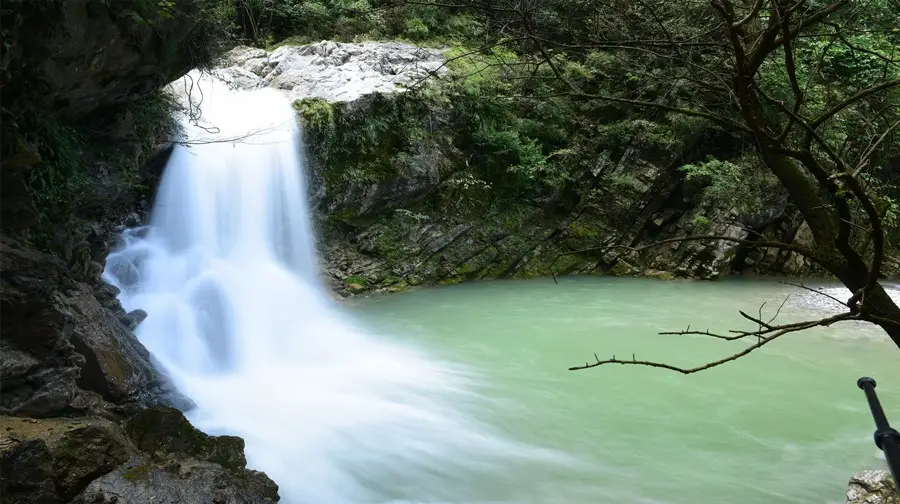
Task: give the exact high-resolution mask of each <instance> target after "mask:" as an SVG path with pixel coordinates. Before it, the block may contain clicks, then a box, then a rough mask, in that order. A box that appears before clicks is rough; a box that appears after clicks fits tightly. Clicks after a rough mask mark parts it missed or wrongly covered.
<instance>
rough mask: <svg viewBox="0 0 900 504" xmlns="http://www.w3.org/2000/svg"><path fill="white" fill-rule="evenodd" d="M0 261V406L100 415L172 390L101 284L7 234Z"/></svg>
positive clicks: (153, 400)
mask: <svg viewBox="0 0 900 504" xmlns="http://www.w3.org/2000/svg"><path fill="white" fill-rule="evenodd" d="M0 269H2V273H0V279H2V283H0V310H2V312H3V318H2V322H0V329H2V332H3V345H2V347H0V351H2V353H0V379H2V389H0V413H5V414H12V415H23V416H32V417H50V416H56V415H61V414H71V413H76V412H78V411H84V410H85V409H87V410H89V411H88V412H91V413H95V414H104V415H107V414H110V411H111V409H112V408H113V407H114V404H118V405H124V404H135V405H152V404H158V403H159V402H160V401H163V402H166V401H167V399H166V397H169V398H170V399H172V400H175V398H177V394H175V393H174V391H173V390H171V389H170V387H169V385H168V384H167V380H166V379H165V378H164V377H163V376H162V375H160V374H159V372H158V371H157V370H156V369H155V368H154V367H153V365H152V363H151V362H150V354H149V352H147V350H146V349H145V348H144V347H143V345H141V344H140V342H139V341H138V340H137V338H135V336H134V334H133V333H132V332H131V330H130V329H129V327H128V326H129V325H130V324H133V322H134V319H135V315H134V314H131V315H129V314H126V313H125V311H124V310H122V308H121V306H120V305H119V303H118V301H117V300H116V299H115V296H114V292H107V291H108V290H109V287H108V286H99V287H98V288H96V289H94V288H91V287H90V286H89V285H87V284H85V283H82V282H78V281H75V280H74V279H72V278H71V277H70V276H69V275H68V274H67V272H66V269H65V268H64V266H63V264H61V263H60V262H59V261H58V260H57V259H55V258H53V257H52V256H49V255H47V254H42V253H40V252H37V251H34V250H32V249H27V248H25V247H22V246H21V245H20V244H18V243H16V242H13V241H10V240H2V241H0ZM104 401H106V402H104ZM170 403H171V404H174V402H170Z"/></svg>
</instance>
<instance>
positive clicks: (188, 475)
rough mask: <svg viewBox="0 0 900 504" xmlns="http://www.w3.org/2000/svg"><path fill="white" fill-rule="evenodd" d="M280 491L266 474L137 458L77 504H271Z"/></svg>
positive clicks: (95, 485) (87, 491) (79, 498)
mask: <svg viewBox="0 0 900 504" xmlns="http://www.w3.org/2000/svg"><path fill="white" fill-rule="evenodd" d="M277 501H278V487H277V486H276V485H275V483H274V482H272V480H270V479H269V478H267V477H266V476H265V475H264V474H263V473H261V472H257V471H243V472H240V473H235V472H232V471H228V470H226V469H224V468H223V467H222V466H220V465H217V464H212V463H209V462H202V461H197V460H180V461H165V462H162V461H159V460H154V459H151V458H149V457H146V456H138V457H135V458H133V459H131V460H129V461H128V462H126V463H125V464H122V465H121V466H120V467H118V468H116V470H114V471H113V472H111V473H109V474H106V475H105V476H102V477H100V478H98V479H97V480H94V481H93V482H91V483H90V484H89V485H88V486H87V488H85V490H84V491H83V492H82V493H81V494H80V495H78V496H77V497H76V498H75V499H74V500H72V504H121V503H125V502H127V503H128V504H269V503H274V502H277Z"/></svg>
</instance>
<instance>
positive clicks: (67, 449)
mask: <svg viewBox="0 0 900 504" xmlns="http://www.w3.org/2000/svg"><path fill="white" fill-rule="evenodd" d="M0 447H2V451H3V453H2V459H0V460H2V462H0V463H2V471H0V486H2V491H0V494H2V495H3V496H4V497H6V498H9V499H10V500H12V501H13V502H34V503H38V502H40V503H48V504H49V503H56V502H68V501H69V500H70V499H72V498H73V497H75V496H76V495H77V494H78V493H79V492H81V491H82V490H83V489H84V487H85V486H86V485H87V484H88V483H89V482H90V481H91V480H93V479H95V478H97V477H99V476H101V475H103V474H106V473H108V472H109V471H111V470H113V469H114V468H116V467H117V466H119V465H120V464H122V463H123V462H124V461H125V460H127V459H128V458H129V456H130V455H131V453H132V452H133V449H132V447H131V446H130V444H129V443H128V440H127V438H126V437H125V433H124V431H123V430H122V428H121V427H119V426H118V425H117V424H115V423H113V422H110V421H107V420H102V419H96V418H94V419H47V420H30V419H25V418H13V417H0Z"/></svg>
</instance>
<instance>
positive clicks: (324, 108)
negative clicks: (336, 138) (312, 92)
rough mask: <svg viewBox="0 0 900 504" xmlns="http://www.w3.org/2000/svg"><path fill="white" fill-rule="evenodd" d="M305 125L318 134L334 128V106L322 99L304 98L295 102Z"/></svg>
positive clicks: (295, 106)
mask: <svg viewBox="0 0 900 504" xmlns="http://www.w3.org/2000/svg"><path fill="white" fill-rule="evenodd" d="M294 109H295V110H296V111H297V112H298V113H299V114H300V119H301V120H302V121H303V125H304V126H305V127H306V128H308V129H310V130H312V131H314V132H317V133H318V134H323V133H324V132H325V131H327V130H331V129H333V128H334V106H333V105H332V104H331V103H329V102H328V100H323V99H321V98H304V99H302V100H297V101H295V102H294Z"/></svg>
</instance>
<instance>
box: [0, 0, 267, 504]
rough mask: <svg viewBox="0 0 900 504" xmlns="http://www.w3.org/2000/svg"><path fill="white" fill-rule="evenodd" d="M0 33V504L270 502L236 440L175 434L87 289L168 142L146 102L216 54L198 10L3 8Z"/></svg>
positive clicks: (158, 109)
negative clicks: (0, 314)
mask: <svg viewBox="0 0 900 504" xmlns="http://www.w3.org/2000/svg"><path fill="white" fill-rule="evenodd" d="M0 26H2V38H3V41H2V42H3V44H2V59H0V66H2V70H3V71H2V74H0V75H2V77H0V85H2V93H0V97H2V107H0V113H2V116H0V127H2V131H0V142H2V159H0V165H2V168H0V177H2V180H0V190H2V194H0V203H2V205H0V206H2V209H0V210H2V215H0V224H2V233H0V312H2V319H0V332H2V340H0V465H2V467H0V496H2V500H3V502H4V503H6V502H14V503H18V502H26V503H31V502H34V503H56V502H60V503H62V502H110V503H111V502H134V503H142V502H144V503H148V502H173V503H174V502H197V503H200V502H210V500H209V499H210V498H211V497H212V498H213V500H214V501H215V502H229V503H238V502H241V503H244V502H246V503H251V502H259V503H264V502H273V501H276V500H277V498H278V496H277V487H275V485H274V483H272V482H271V480H269V479H268V478H266V477H265V476H264V475H262V474H259V473H255V472H252V471H248V470H246V468H245V461H244V456H243V442H242V441H241V440H239V439H236V438H212V437H208V436H206V435H204V434H202V433H200V432H197V431H196V430H194V429H193V428H192V427H191V426H190V424H188V422H187V420H186V419H185V418H184V416H183V415H182V413H181V412H180V410H186V409H188V408H190V407H191V403H190V401H189V400H187V399H186V398H184V397H181V396H180V395H179V394H177V393H176V392H175V391H174V390H173V389H172V387H171V386H170V384H169V382H168V380H167V379H166V377H165V376H164V375H163V374H162V373H161V372H160V371H159V369H158V368H157V367H156V366H155V365H154V361H153V357H152V355H150V354H149V352H148V351H147V350H146V349H145V348H144V347H143V346H142V345H141V344H140V342H139V341H138V340H137V339H136V338H135V336H134V334H133V332H132V329H134V328H135V327H136V325H137V324H139V323H140V322H141V321H142V320H143V317H145V316H146V314H144V313H143V312H141V311H135V312H132V313H125V312H124V310H123V309H122V308H121V306H120V305H119V303H118V301H117V300H116V295H117V292H116V290H115V289H114V288H111V287H109V286H108V285H105V284H104V283H103V282H102V281H101V278H100V276H101V273H102V271H103V262H104V260H105V257H106V255H107V254H108V253H109V251H110V249H111V247H113V246H115V241H116V239H117V237H116V232H117V231H118V230H119V229H120V228H121V227H122V226H123V225H134V224H137V223H139V222H140V221H141V219H142V216H141V215H140V213H141V212H142V211H143V210H145V209H146V208H147V201H146V200H147V198H148V195H149V188H150V187H152V186H154V185H155V178H156V177H157V175H158V172H159V170H160V169H161V167H162V164H163V163H164V160H165V156H166V152H167V149H166V145H167V142H168V141H169V140H171V138H172V137H173V134H174V133H175V132H174V131H173V122H172V118H171V112H172V110H173V108H172V104H171V100H170V99H169V98H167V97H166V96H165V95H163V94H161V93H159V92H158V90H159V88H160V87H161V86H162V85H163V84H165V83H166V82H170V81H171V80H172V79H174V78H176V77H178V76H179V75H182V74H184V73H185V72H186V71H188V70H189V69H191V68H193V67H196V66H198V65H200V66H203V65H206V64H207V63H208V62H209V61H211V59H212V57H213V55H214V53H215V44H214V43H212V42H211V41H210V37H211V36H213V35H214V33H212V32H211V31H210V26H209V24H208V23H207V21H205V18H204V14H203V13H202V12H201V10H200V3H198V2H194V1H188V0H173V1H166V2H155V1H152V2H151V1H144V0H137V1H134V2H107V1H101V0H65V1H63V0H47V1H43V2H29V1H18V0H10V1H8V2H4V4H3V9H2V19H0ZM173 407H175V408H177V409H173ZM148 408H152V409H148ZM148 440H152V441H148Z"/></svg>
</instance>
